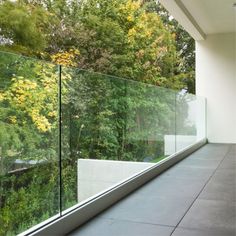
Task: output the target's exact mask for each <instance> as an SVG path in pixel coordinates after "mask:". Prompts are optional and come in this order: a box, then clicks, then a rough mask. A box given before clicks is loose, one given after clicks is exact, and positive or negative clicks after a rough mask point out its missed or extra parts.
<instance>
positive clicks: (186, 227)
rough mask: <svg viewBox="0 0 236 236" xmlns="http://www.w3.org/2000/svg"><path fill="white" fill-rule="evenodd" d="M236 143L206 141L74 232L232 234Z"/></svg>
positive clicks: (79, 235)
mask: <svg viewBox="0 0 236 236" xmlns="http://www.w3.org/2000/svg"><path fill="white" fill-rule="evenodd" d="M235 170H236V145H227V144H207V145H205V146H204V147H202V148H201V149H199V150H198V151H196V152H194V153H193V154H192V155H190V156H189V157H188V158H186V159H185V160H183V161H181V162H180V163H179V164H177V165H175V166H174V167H172V168H170V169H169V170H167V171H165V172H164V173H162V174H161V175H160V176H158V177H156V178H154V179H153V180H152V181H150V182H149V183H147V184H145V185H144V186H143V187H141V188H140V189H138V190H137V191H135V192H133V193H132V194H130V195H129V196H128V197H126V198H124V199H123V200H121V201H119V202H118V203H117V204H115V205H114V206H112V207H110V208H109V209H108V210H106V211H105V212H103V213H102V214H100V215H98V216H97V217H96V218H95V219H93V220H91V221H90V222H88V223H87V224H85V225H84V226H82V227H80V228H78V229H77V230H75V231H73V232H71V233H70V234H69V235H73V236H92V235H93V236H100V235H103V236H108V235H113V236H122V235H129V236H136V235H140V236H143V235H148V236H152V235H153V236H154V235H155V236H156V235H161V236H169V235H173V236H206V235H209V236H222V235H224V236H234V235H235V234H236V226H235V222H236V204H235V202H236V192H235V191H236V190H235V187H236V182H235V181H236V171H235Z"/></svg>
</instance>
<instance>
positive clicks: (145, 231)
mask: <svg viewBox="0 0 236 236" xmlns="http://www.w3.org/2000/svg"><path fill="white" fill-rule="evenodd" d="M172 231H173V228H171V227H164V226H158V225H151V224H142V223H135V222H130V221H120V220H111V219H96V220H94V221H92V222H91V223H88V224H86V225H84V226H82V227H81V228H79V229H77V230H76V231H74V232H72V233H70V234H69V235H71V236H144V235H148V236H158V235H159V236H169V235H170V234H171V232H172Z"/></svg>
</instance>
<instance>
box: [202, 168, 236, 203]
mask: <svg viewBox="0 0 236 236" xmlns="http://www.w3.org/2000/svg"><path fill="white" fill-rule="evenodd" d="M199 198H201V199H209V200H224V201H236V172H235V171H234V170H231V169H225V170H222V169H221V170H218V171H216V173H215V174H214V176H213V177H212V179H211V180H210V181H209V183H208V184H207V185H206V186H205V188H204V189H203V191H202V193H201V195H200V197H199Z"/></svg>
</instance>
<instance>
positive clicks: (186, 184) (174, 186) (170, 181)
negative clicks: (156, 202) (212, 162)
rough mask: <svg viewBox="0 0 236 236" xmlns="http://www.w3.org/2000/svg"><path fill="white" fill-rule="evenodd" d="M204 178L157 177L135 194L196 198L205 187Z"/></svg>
mask: <svg viewBox="0 0 236 236" xmlns="http://www.w3.org/2000/svg"><path fill="white" fill-rule="evenodd" d="M204 184H205V181H204V180H203V179H188V178H182V179H179V178H175V177H166V178H156V179H154V180H152V181H151V182H149V183H147V184H145V185H144V186H143V187H142V188H140V189H139V190H137V191H136V192H135V193H134V194H135V195H142V196H155V197H158V196H162V197H185V198H186V197H187V198H195V197H197V195H198V194H199V193H200V192H201V190H202V188H203V187H204Z"/></svg>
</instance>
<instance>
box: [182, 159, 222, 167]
mask: <svg viewBox="0 0 236 236" xmlns="http://www.w3.org/2000/svg"><path fill="white" fill-rule="evenodd" d="M220 162H221V159H218V160H214V159H207V158H206V159H197V158H195V159H193V158H186V159H185V160H183V161H182V162H181V166H187V167H188V166H191V167H200V168H212V169H216V168H217V167H218V166H219V164H220Z"/></svg>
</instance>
